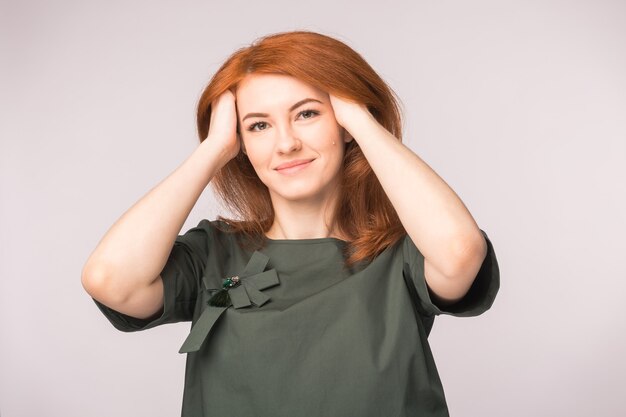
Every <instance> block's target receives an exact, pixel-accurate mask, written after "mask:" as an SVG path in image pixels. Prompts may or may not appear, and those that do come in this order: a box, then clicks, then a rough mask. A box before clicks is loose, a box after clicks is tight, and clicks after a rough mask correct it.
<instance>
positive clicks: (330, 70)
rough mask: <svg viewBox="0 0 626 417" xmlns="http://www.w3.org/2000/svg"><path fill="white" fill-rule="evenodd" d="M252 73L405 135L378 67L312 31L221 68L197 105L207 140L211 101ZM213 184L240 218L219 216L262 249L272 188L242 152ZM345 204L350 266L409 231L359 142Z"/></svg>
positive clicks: (352, 153)
mask: <svg viewBox="0 0 626 417" xmlns="http://www.w3.org/2000/svg"><path fill="white" fill-rule="evenodd" d="M250 73H272V74H282V75H288V76H292V77H295V78H297V79H299V80H301V81H303V82H305V83H308V84H310V85H312V86H314V87H317V88H319V89H321V90H323V91H325V92H327V93H330V94H333V95H336V96H338V97H342V98H346V99H348V100H351V101H355V102H358V103H362V104H365V105H366V106H367V109H368V110H369V111H370V113H371V114H372V115H373V116H374V117H375V118H376V120H377V121H378V122H379V123H380V124H381V125H382V126H384V127H385V128H386V129H387V130H388V131H389V132H391V133H392V134H393V135H394V136H395V137H396V138H398V140H399V141H401V140H402V120H401V112H400V108H399V105H398V103H399V100H398V99H397V98H396V95H395V93H394V92H393V90H392V89H391V88H390V87H389V86H388V85H387V84H386V83H385V82H384V81H383V80H382V79H381V78H380V76H379V75H378V74H377V73H376V72H375V71H374V70H373V69H372V67H371V66H370V65H369V64H368V63H367V62H366V61H365V60H364V59H363V58H362V57H361V55H359V54H358V53H357V52H355V51H354V50H353V49H352V48H350V47H349V46H347V45H346V44H344V43H342V42H340V41H338V40H336V39H334V38H331V37H329V36H326V35H322V34H319V33H315V32H310V31H293V32H283V33H276V34H272V35H268V36H265V37H262V38H260V39H258V40H256V41H255V42H254V43H253V44H252V45H250V46H248V47H244V48H241V49H238V50H237V51H235V52H234V53H233V54H232V55H231V56H230V57H229V58H228V59H227V60H226V62H224V64H223V65H222V66H221V67H220V69H219V70H218V71H217V72H216V73H215V75H214V76H213V78H212V79H211V81H210V82H209V84H208V85H207V86H206V88H205V89H204V92H203V93H202V96H201V97H200V100H199V102H198V114H197V125H198V135H199V137H200V141H203V140H204V139H205V138H206V137H207V134H208V131H209V121H210V118H211V102H212V101H213V100H214V99H216V98H217V97H218V96H220V95H221V94H222V93H223V92H224V91H226V90H227V89H231V91H234V90H235V89H236V88H237V85H238V83H239V82H240V81H241V80H242V79H243V78H244V77H245V76H246V75H248V74H250ZM211 184H212V186H213V189H214V191H215V193H216V195H217V196H218V198H219V199H221V200H222V203H223V205H224V206H225V207H227V208H228V209H229V210H230V211H231V212H233V213H235V214H236V215H238V216H239V218H240V219H239V220H235V219H229V218H225V217H222V216H218V220H221V221H223V222H225V223H227V225H228V231H229V232H239V233H241V234H242V236H243V237H245V238H247V239H246V240H247V241H248V243H251V244H252V246H256V247H261V246H262V245H263V239H264V237H265V233H266V232H267V231H268V230H269V229H270V227H271V226H272V224H273V222H274V209H273V206H272V203H271V199H270V195H269V191H268V189H267V187H266V186H265V184H263V183H262V182H261V180H260V179H259V177H258V176H257V175H256V172H255V171H254V168H253V167H252V165H251V163H250V161H249V160H248V157H247V156H246V155H245V154H244V153H243V152H242V151H241V150H240V152H239V154H238V155H237V156H236V157H235V158H233V159H231V160H230V161H229V162H228V163H226V165H224V166H223V167H222V169H221V170H220V171H218V172H217V173H216V174H215V176H214V177H213V179H212V181H211ZM339 191H340V192H339V193H338V195H339V200H338V204H337V207H336V211H335V213H334V216H333V218H334V219H335V223H336V225H337V227H338V229H339V230H340V231H341V233H342V234H343V235H344V236H347V237H348V245H347V246H346V266H347V267H352V266H353V265H354V264H356V263H358V262H361V261H367V262H369V261H371V260H372V259H373V258H374V257H375V256H376V255H378V254H379V253H380V252H382V251H383V250H385V249H386V248H387V247H389V246H390V245H393V244H395V243H396V242H397V241H398V240H399V239H400V238H401V237H403V236H404V235H405V234H406V231H405V229H404V227H403V226H402V224H401V223H400V219H399V218H398V215H397V213H396V211H395V209H394V208H393V206H392V205H391V202H390V201H389V198H388V197H387V195H386V194H385V192H384V190H383V188H382V186H381V185H380V182H379V181H378V178H376V175H375V174H374V172H373V171H372V168H371V167H370V165H369V163H368V162H367V160H366V159H365V156H364V155H363V152H362V151H361V148H360V147H359V146H358V143H357V142H356V140H352V141H350V142H348V143H347V145H346V151H345V156H344V161H343V174H342V180H341V184H340V190H339Z"/></svg>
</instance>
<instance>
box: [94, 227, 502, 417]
mask: <svg viewBox="0 0 626 417" xmlns="http://www.w3.org/2000/svg"><path fill="white" fill-rule="evenodd" d="M218 223H220V221H219V220H215V221H209V220H206V219H205V220H202V221H200V223H199V224H198V225H197V226H196V227H194V228H191V229H189V230H188V231H187V232H186V233H185V234H183V235H180V236H178V238H177V239H176V242H175V243H174V246H173V248H172V251H171V254H170V256H169V259H168V261H167V263H166V265H165V267H164V269H163V272H162V274H161V276H162V277H163V282H164V309H163V313H162V315H161V316H160V317H158V318H155V319H146V320H142V319H137V318H133V317H130V316H127V315H124V314H122V313H119V312H117V311H114V310H112V309H110V308H108V307H106V306H104V305H103V304H101V303H99V302H97V301H96V304H97V305H98V307H99V308H100V309H101V311H102V312H103V313H104V314H105V315H106V317H107V318H108V319H109V320H110V321H111V323H112V324H113V325H114V326H115V327H116V328H117V329H119V330H122V331H137V330H144V329H148V328H151V327H154V326H157V325H161V324H164V323H174V322H179V321H192V327H191V331H190V334H189V336H188V337H187V339H186V340H185V341H184V343H182V347H181V352H183V353H186V354H187V365H186V373H185V387H184V392H183V405H182V416H183V417H202V416H220V417H221V416H230V417H283V416H284V417H297V416H306V417H315V416H341V417H348V416H358V417H368V416H372V417H374V416H376V417H380V416H394V417H396V416H397V417H400V416H416V417H417V416H419V417H431V416H432V417H434V416H448V409H447V406H446V400H445V396H444V391H443V387H442V384H441V381H440V379H439V374H438V372H437V368H436V366H435V362H434V360H433V356H432V353H431V350H430V346H429V344H428V340H427V337H428V334H429V333H430V330H431V328H432V325H433V321H434V317H435V316H436V315H439V314H449V315H453V316H476V315H479V314H481V313H483V312H484V311H486V310H487V309H489V308H490V307H491V305H492V303H493V301H494V298H495V296H496V293H497V292H498V289H499V285H500V276H499V268H498V263H497V260H496V256H495V253H494V249H493V246H492V244H491V242H490V241H489V238H488V237H487V235H486V233H485V232H484V231H482V230H481V232H482V233H483V235H484V237H485V239H486V241H487V245H488V253H487V256H486V258H485V260H484V262H483V265H482V267H481V269H480V271H479V273H478V276H477V277H476V280H475V281H474V284H473V285H472V287H471V289H470V290H469V292H468V294H467V295H466V296H465V297H464V298H463V299H462V300H461V301H460V302H458V303H456V304H454V305H452V306H449V307H447V308H439V307H437V305H435V304H434V303H433V301H431V298H430V295H429V290H428V287H427V285H426V281H425V279H424V258H423V256H422V254H421V253H420V252H419V250H418V249H417V247H416V246H415V244H414V243H413V242H412V240H411V239H410V238H409V236H408V235H405V236H404V237H403V239H401V240H400V241H399V242H398V243H397V244H395V245H393V246H390V247H388V248H387V249H386V250H385V251H384V252H382V253H381V254H380V255H378V256H377V257H376V259H374V260H373V261H372V262H371V263H369V264H367V265H363V264H361V265H357V266H356V267H355V268H354V269H352V270H346V269H345V268H344V264H343V260H344V254H343V253H344V252H343V249H344V248H345V245H346V242H344V241H342V240H339V239H336V238H318V239H301V240H273V239H269V238H266V239H265V242H266V245H265V246H264V247H263V248H261V249H259V250H256V251H253V250H245V249H242V248H240V247H239V245H238V244H237V241H236V239H235V235H234V234H232V233H227V232H225V231H222V230H219V229H218V228H217V227H216V225H217V224H218ZM221 224H222V226H224V225H225V223H223V222H221ZM231 277H238V279H239V281H238V282H236V280H237V278H235V281H230V282H231V284H230V285H232V286H228V285H226V287H225V284H224V282H225V281H224V280H225V279H226V278H231ZM226 288H227V289H226ZM220 289H221V291H219V290H220ZM218 292H219V293H220V295H221V296H223V295H225V293H227V294H228V296H229V297H228V298H226V300H227V301H228V304H227V305H228V306H221V307H220V306H214V305H210V304H209V299H211V298H212V297H213V296H215V294H217V293H218ZM216 297H217V296H216ZM212 300H213V303H214V302H215V300H216V298H212ZM181 342H182V341H181ZM459 353H461V352H459Z"/></svg>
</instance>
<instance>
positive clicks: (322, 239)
mask: <svg viewBox="0 0 626 417" xmlns="http://www.w3.org/2000/svg"><path fill="white" fill-rule="evenodd" d="M264 239H265V241H266V242H268V243H282V244H286V243H290V244H305V243H329V242H336V243H342V244H346V243H347V241H345V240H341V239H339V238H337V237H318V238H309V239H271V238H269V237H267V236H264Z"/></svg>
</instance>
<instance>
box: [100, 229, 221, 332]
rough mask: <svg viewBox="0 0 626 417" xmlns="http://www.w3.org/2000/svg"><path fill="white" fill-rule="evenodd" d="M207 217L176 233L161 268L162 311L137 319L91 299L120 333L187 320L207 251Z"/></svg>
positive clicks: (190, 317) (189, 316)
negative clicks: (185, 230) (152, 315)
mask: <svg viewBox="0 0 626 417" xmlns="http://www.w3.org/2000/svg"><path fill="white" fill-rule="evenodd" d="M208 223H209V222H208V220H202V221H200V223H199V224H198V225H197V226H196V227H193V228H191V229H189V230H188V231H187V232H186V233H184V234H182V235H178V237H177V238H176V240H175V241H174V245H173V246H172V250H171V252H170V254H169V256H168V259H167V262H166V263H165V266H164V267H163V270H162V271H161V278H162V279H163V310H162V312H161V313H160V314H159V315H157V316H155V317H153V318H148V319H139V318H136V317H132V316H128V315H126V314H123V313H120V312H118V311H116V310H113V309H112V308H109V307H107V306H105V305H104V304H102V303H100V302H99V301H97V300H95V299H94V302H95V303H96V305H97V306H98V308H99V309H100V311H101V312H102V313H103V314H104V315H105V317H106V318H107V319H108V320H109V321H110V322H111V324H113V326H114V327H115V328H116V329H118V330H121V331H124V332H133V331H138V330H146V329H149V328H152V327H156V326H159V325H161V324H166V323H176V322H180V321H191V319H192V316H193V311H194V308H195V303H196V298H197V295H198V287H199V283H200V282H201V279H202V274H203V273H204V268H205V266H206V259H207V256H208V252H209V248H208V247H209V239H210V236H209V233H210V232H209V224H208Z"/></svg>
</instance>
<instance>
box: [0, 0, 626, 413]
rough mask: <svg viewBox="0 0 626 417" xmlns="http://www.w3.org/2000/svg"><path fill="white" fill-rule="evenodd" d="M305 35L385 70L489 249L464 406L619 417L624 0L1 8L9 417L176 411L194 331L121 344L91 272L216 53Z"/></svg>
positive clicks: (451, 330)
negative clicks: (92, 288)
mask: <svg viewBox="0 0 626 417" xmlns="http://www.w3.org/2000/svg"><path fill="white" fill-rule="evenodd" d="M293 29H310V30H315V31H319V32H322V33H325V34H328V35H331V36H335V37H337V38H339V39H341V40H343V41H344V42H346V43H348V44H349V45H350V46H352V47H353V48H355V49H356V50H357V51H359V52H360V53H361V54H362V55H363V56H364V57H365V58H366V59H367V60H368V61H369V62H370V63H371V65H372V66H373V67H374V68H375V69H376V70H377V71H378V72H379V74H380V75H381V76H382V77H383V78H384V79H385V80H386V81H387V82H388V83H389V84H390V85H391V87H392V88H393V89H394V90H395V91H396V92H397V93H398V94H399V95H400V97H401V99H402V101H403V107H404V111H405V116H406V122H405V129H406V135H405V143H407V145H408V146H410V147H411V149H413V150H414V151H415V152H416V153H417V154H418V155H420V156H421V157H422V158H423V159H424V160H425V161H427V162H428V163H429V164H430V165H431V167H433V169H435V170H436V171H437V172H438V173H439V174H440V175H441V176H442V177H443V178H444V179H445V180H446V181H447V182H448V184H450V186H451V187H452V188H453V189H454V190H455V191H456V192H457V193H458V194H459V196H460V197H461V198H462V199H463V201H464V202H465V204H466V205H467V207H468V208H469V209H470V211H471V212H472V214H473V215H474V217H475V219H476V221H477V222H478V224H479V226H480V227H481V228H483V229H484V230H485V231H486V232H487V233H488V235H489V236H490V238H491V239H492V242H493V243H494V246H495V249H496V253H497V257H498V260H499V263H500V271H501V276H502V288H501V290H500V293H499V296H498V298H497V299H496V301H495V304H494V305H493V307H492V309H491V310H490V311H488V312H487V313H485V314H484V315H482V316H479V317H475V318H471V319H469V318H453V317H448V316H442V317H439V318H438V319H437V320H436V322H435V327H434V329H433V332H432V334H431V337H430V343H431V347H432V349H433V352H434V355H435V359H436V361H437V364H438V368H439V372H440V375H441V378H442V381H443V384H444V388H445V392H446V396H447V398H448V403H449V408H450V412H451V415H452V416H457V417H459V416H494V417H495V416H508V417H515V416H591V415H594V416H623V415H625V414H624V413H626V400H625V396H624V393H623V390H624V383H623V379H624V378H623V376H624V375H625V374H626V360H624V357H623V355H624V352H625V351H626V349H625V348H626V337H625V335H624V329H625V326H624V325H625V323H626V319H625V318H624V308H623V307H622V303H623V300H624V295H625V292H626V291H625V290H626V284H625V279H626V267H625V266H624V263H623V259H624V258H623V255H624V254H623V252H624V249H625V247H626V245H625V244H624V236H625V235H626V220H625V215H624V213H625V212H626V195H625V192H624V190H625V187H624V180H625V178H626V120H625V119H626V47H625V45H626V43H625V41H626V36H625V35H626V2H623V1H597V0H594V1H591V0H588V1H546V0H541V1H516V2H511V1H495V0H492V1H486V0H474V1H419V2H414V1H405V2H393V1H385V2H380V1H375V2H374V1H372V2H364V1H363V0H361V1H351V2H340V1H336V0H334V1H321V0H316V1H312V2H302V1H270V2H267V1H265V2H264V1H257V2H244V1H241V0H229V1H215V2H213V1H196V2H191V1H187V2H174V1H133V2H123V3H122V2H111V1H108V2H95V1H92V2H86V1H73V2H72V1H55V2H51V1H50V2H44V1H41V2H37V1H14V2H8V1H3V2H2V3H1V10H0V35H1V44H0V48H1V49H0V52H1V71H2V74H1V75H2V76H1V78H0V83H1V84H0V97H1V98H0V100H1V101H0V106H1V108H0V117H1V124H0V129H1V130H0V134H1V149H0V163H1V167H0V170H1V183H0V185H1V193H0V245H1V260H0V273H1V280H0V330H1V333H0V413H1V414H2V416H3V417H20V416H37V417H39V416H63V417H68V416H151V417H160V416H176V415H179V413H180V405H181V396H182V383H183V375H184V361H185V357H184V356H183V355H179V354H178V353H177V350H178V348H179V346H180V344H181V343H182V341H183V340H184V337H185V336H186V334H187V332H188V330H189V325H188V323H183V324H177V325H168V326H162V327H160V328H156V329H153V330H150V331H147V332H141V333H136V334H124V333H121V332H118V331H117V330H115V329H114V328H113V327H112V326H111V325H110V324H109V323H108V322H107V321H106V319H105V318H104V317H103V316H102V315H101V314H100V313H99V311H98V310H97V309H96V307H95V305H94V304H93V302H92V301H91V299H90V298H89V297H88V296H87V294H86V293H85V292H84V291H83V289H82V287H81V284H80V272H81V269H82V267H83V264H84V263H85V261H86V259H87V258H88V256H89V254H90V253H91V251H92V250H93V249H94V248H95V246H96V244H97V243H98V241H99V239H100V238H101V237H102V236H103V235H104V233H105V232H106V231H107V230H108V228H109V226H110V225H112V224H113V222H114V221H115V220H116V219H117V218H118V217H119V216H120V215H121V214H122V213H123V212H124V211H125V210H126V209H128V208H129V207H130V206H131V205H132V204H133V203H134V202H135V201H137V200H138V199H139V198H140V197H141V196H143V195H144V194H145V193H146V192H147V191H148V190H149V189H150V188H151V187H153V186H154V185H156V184H157V183H158V182H159V181H160V180H162V179H163V178H165V177H166V176H167V175H168V174H169V173H170V172H171V171H173V170H174V169H175V168H176V167H177V166H178V165H179V164H180V163H182V161H183V160H184V159H185V158H186V157H187V156H188V155H189V154H190V153H191V152H192V151H193V150H194V148H195V147H196V146H197V144H198V139H197V138H196V133H195V124H194V123H195V119H194V112H195V106H196V102H197V99H198V97H199V95H200V92H201V91H202V88H203V87H204V85H205V84H206V82H208V80H209V78H210V76H211V75H212V74H213V73H214V72H215V71H216V70H217V68H218V66H219V65H220V64H221V63H222V62H223V61H224V59H225V58H226V57H227V56H228V55H229V54H230V53H231V52H233V51H234V50H235V49H236V48H239V47H241V46H245V45H247V44H249V43H250V42H251V41H252V40H254V39H255V38H257V37H259V36H261V35H264V34H267V33H272V32H278V31H283V30H293ZM219 211H220V208H219V207H218V205H217V204H216V203H215V200H214V198H213V195H212V193H211V191H210V190H209V189H207V190H206V192H205V193H204V194H203V196H202V197H201V199H200V200H199V202H198V204H197V205H196V207H195V208H194V211H193V212H192V214H191V216H190V217H189V219H188V221H187V223H186V224H185V227H184V230H183V232H184V231H186V230H187V229H188V228H190V227H192V226H195V225H196V224H197V222H198V221H199V220H200V219H202V218H210V219H213V218H214V217H215V215H216V214H217V213H218V212H219Z"/></svg>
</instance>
